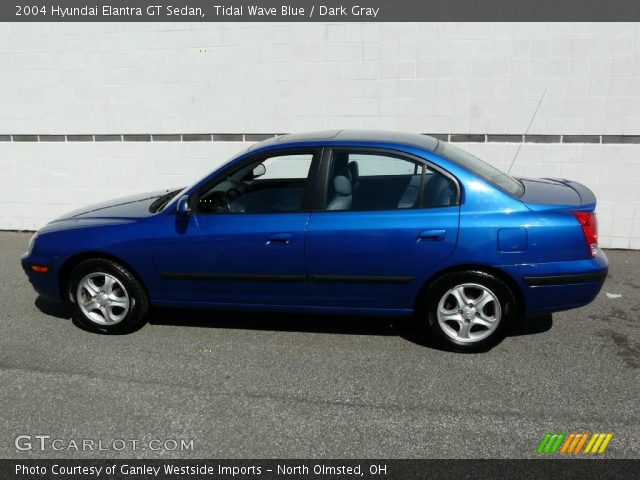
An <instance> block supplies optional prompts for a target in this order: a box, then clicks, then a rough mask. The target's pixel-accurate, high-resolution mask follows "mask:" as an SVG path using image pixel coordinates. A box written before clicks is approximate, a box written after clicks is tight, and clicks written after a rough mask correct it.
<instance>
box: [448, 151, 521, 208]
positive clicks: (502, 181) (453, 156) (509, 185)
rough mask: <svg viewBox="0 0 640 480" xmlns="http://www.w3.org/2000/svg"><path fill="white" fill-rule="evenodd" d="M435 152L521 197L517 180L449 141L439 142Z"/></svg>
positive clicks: (519, 184)
mask: <svg viewBox="0 0 640 480" xmlns="http://www.w3.org/2000/svg"><path fill="white" fill-rule="evenodd" d="M436 152H437V153H439V154H441V155H443V156H445V157H447V158H448V159H449V160H451V161H453V162H455V163H457V164H458V165H460V166H461V167H463V168H466V169H467V170H469V171H471V172H472V173H474V174H476V175H477V176H479V177H481V178H483V179H485V180H486V181H488V182H489V183H491V184H493V185H495V186H496V187H498V188H501V189H502V190H504V191H506V192H507V193H510V194H511V195H514V196H516V197H521V196H522V194H523V193H524V187H523V186H522V184H521V183H520V182H519V181H518V180H516V179H515V178H513V177H511V176H509V175H507V174H506V173H504V172H502V171H500V170H498V169H497V168H495V167H492V166H491V165H489V164H488V163H486V162H483V161H482V160H480V159H479V158H477V157H474V156H473V155H471V154H470V153H469V152H465V151H464V150H462V149H461V148H458V147H454V146H453V145H451V144H450V143H446V142H440V143H439V144H438V148H437V149H436Z"/></svg>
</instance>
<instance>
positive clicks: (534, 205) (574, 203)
mask: <svg viewBox="0 0 640 480" xmlns="http://www.w3.org/2000/svg"><path fill="white" fill-rule="evenodd" d="M518 180H520V182H522V185H523V186H524V194H523V195H522V197H521V198H520V200H521V201H522V202H524V203H525V204H527V206H528V207H529V208H530V209H532V210H548V209H550V208H566V207H571V208H576V209H579V210H593V209H594V208H595V207H596V197H595V195H594V194H593V192H592V191H591V190H589V188H587V187H586V186H584V185H582V184H581V183H578V182H574V181H572V180H566V179H564V178H519V179H518Z"/></svg>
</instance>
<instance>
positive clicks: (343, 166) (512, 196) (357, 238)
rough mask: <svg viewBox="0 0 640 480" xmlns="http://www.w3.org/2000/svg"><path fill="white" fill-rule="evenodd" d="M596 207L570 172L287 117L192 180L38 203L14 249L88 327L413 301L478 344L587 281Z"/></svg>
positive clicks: (431, 320) (559, 303)
mask: <svg viewBox="0 0 640 480" xmlns="http://www.w3.org/2000/svg"><path fill="white" fill-rule="evenodd" d="M595 206H596V199H595V197H594V195H593V193H592V192H591V191H590V190H589V189H588V188H587V187H585V186H584V185H581V184H579V183H576V182H573V181H570V180H564V179H525V178H518V179H516V178H513V177H511V176H509V175H507V174H505V173H502V172H500V171H499V170H496V169H495V168H493V167H491V166H490V165H488V164H486V163H484V162H482V161H481V160H479V159H477V158H475V157H474V156H472V155H470V154H469V153H466V152H465V151H463V150H461V149H459V148H457V147H455V146H453V145H451V144H449V143H446V142H443V141H439V140H437V139H435V138H432V137H429V136H425V135H419V134H404V133H390V132H367V131H329V132H320V133H312V134H292V135H284V136H281V137H277V138H273V139H270V140H267V141H264V142H262V143H258V144H256V145H254V146H252V147H250V148H249V149H248V150H246V151H244V152H242V153H241V154H240V155H238V156H237V157H235V158H233V159H232V160H231V161H229V162H228V163H226V164H225V165H223V166H221V167H220V168H218V169H217V170H215V171H214V172H213V173H211V174H210V175H208V176H207V177H205V178H204V179H203V180H201V181H199V182H197V183H196V184H195V185H193V186H191V187H188V188H184V189H181V190H175V191H164V192H159V193H152V194H147V195H138V196H134V197H128V198H124V199H120V200H116V201H113V202H107V203H103V204H100V205H94V206H91V207H87V208H85V209H81V210H78V211H75V212H72V213H69V214H68V215H65V216H63V217H61V218H59V219H57V220H54V221H52V222H51V223H49V224H48V225H46V226H45V227H43V228H42V229H41V230H40V231H39V232H38V233H37V234H36V235H35V236H34V237H33V239H32V240H31V243H30V246H29V251H28V252H27V253H26V254H25V255H24V256H23V258H22V265H23V267H24V270H25V271H26V273H27V275H28V276H29V280H30V281H31V283H32V284H33V286H34V288H35V289H36V291H37V292H38V293H39V294H40V295H43V296H46V297H50V298H54V299H58V300H64V301H67V302H70V303H71V304H72V305H73V308H74V312H75V318H76V320H77V321H78V322H79V323H80V324H81V325H82V326H84V327H86V328H89V329H92V330H96V331H102V332H105V333H116V332H117V333H122V332H127V331H132V330H134V329H136V328H138V327H139V326H140V325H141V324H142V323H143V322H144V320H145V317H146V314H147V311H148V310H149V307H150V305H159V306H160V305H164V306H173V307H218V308H243V309H254V310H256V311H260V310H262V311H265V310H287V311H299V312H316V313H317V312H327V313H331V312H336V313H341V314H349V313H354V314H355V313H357V314H382V315H410V314H415V318H416V320H417V322H418V323H419V324H420V325H422V326H423V327H424V328H425V330H426V331H427V332H428V334H429V335H430V336H431V337H432V338H433V339H436V340H437V341H439V342H440V343H441V344H443V345H444V346H445V347H448V348H452V349H456V350H467V351H477V350H482V349H486V348H488V347H490V346H492V345H494V344H495V343H496V342H497V341H499V340H500V339H501V338H502V337H503V336H504V334H505V332H506V329H507V328H508V326H509V324H512V323H514V322H516V321H517V320H518V319H520V318H522V317H524V316H530V315H537V314H543V313H550V312H556V311H559V310H566V309H570V308H575V307H580V306H582V305H586V304H588V303H589V302H591V301H592V300H593V299H594V298H595V297H596V295H597V294H598V292H599V291H600V289H601V287H602V285H603V283H604V280H605V277H606V275H607V269H608V262H607V258H606V256H605V255H604V253H603V252H602V251H601V250H600V249H599V248H598V245H597V221H596V217H595V214H594V209H595ZM301 321H304V320H303V319H301Z"/></svg>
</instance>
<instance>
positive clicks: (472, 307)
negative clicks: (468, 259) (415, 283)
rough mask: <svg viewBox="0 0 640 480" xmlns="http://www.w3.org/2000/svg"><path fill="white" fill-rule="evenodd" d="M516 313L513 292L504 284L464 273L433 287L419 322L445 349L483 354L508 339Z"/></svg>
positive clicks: (442, 279) (476, 273)
mask: <svg viewBox="0 0 640 480" xmlns="http://www.w3.org/2000/svg"><path fill="white" fill-rule="evenodd" d="M515 312H516V301H515V297H514V295H513V292H511V289H510V288H509V287H508V286H507V285H506V284H505V283H504V282H503V281H502V280H500V279H499V278H497V277H495V276H493V275H490V274H488V273H485V272H481V271H463V272H451V273H448V274H445V275H443V276H442V277H440V278H439V279H437V280H436V281H435V282H434V283H433V284H432V285H431V287H430V288H429V290H428V292H427V294H426V297H425V298H424V299H423V303H422V308H421V309H420V311H419V315H420V319H419V320H420V322H424V323H426V325H427V330H428V333H429V334H430V336H431V337H432V338H433V339H434V340H435V341H437V342H438V343H439V344H440V345H442V346H443V347H445V348H447V349H450V350H456V351H467V352H479V351H485V350H487V349H489V348H491V347H493V346H494V345H496V344H497V343H498V342H500V340H502V339H503V338H504V335H505V333H506V331H507V328H508V326H509V324H510V323H511V322H512V320H513V316H514V314H515ZM424 323H423V324H424Z"/></svg>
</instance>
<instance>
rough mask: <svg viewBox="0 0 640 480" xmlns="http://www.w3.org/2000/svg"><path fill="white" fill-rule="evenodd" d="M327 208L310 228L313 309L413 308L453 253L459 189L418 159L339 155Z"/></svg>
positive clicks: (338, 152) (362, 152) (383, 154)
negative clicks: (424, 284)
mask: <svg viewBox="0 0 640 480" xmlns="http://www.w3.org/2000/svg"><path fill="white" fill-rule="evenodd" d="M329 158H330V162H331V164H330V166H329V167H328V168H327V176H328V180H329V181H328V182H327V184H328V191H327V194H326V195H325V197H326V199H325V202H324V204H325V208H324V210H323V211H320V212H313V213H312V214H311V217H310V219H309V226H308V228H307V270H308V274H309V279H310V288H311V294H312V298H313V300H314V303H315V304H317V305H319V306H325V307H342V308H360V309H362V308H375V309H385V308H387V309H408V308H413V300H414V298H413V296H414V294H415V292H417V290H418V288H419V286H420V282H422V281H424V278H425V276H426V274H427V272H429V271H430V270H432V269H433V268H435V267H436V266H437V265H438V264H440V263H441V262H443V261H444V260H445V259H446V258H447V257H448V256H449V255H450V254H451V253H452V252H453V249H454V248H455V245H456V241H457V236H458V223H459V206H458V199H459V190H458V188H457V184H456V182H455V180H454V179H453V178H451V177H450V176H448V175H447V174H445V172H440V171H438V170H437V169H435V168H434V167H430V166H429V165H428V164H426V163H424V162H421V161H420V159H417V158H414V157H409V156H405V155H403V154H400V153H394V152H388V151H386V150H385V151H382V150H380V151H372V150H358V149H351V148H349V149H334V150H333V151H332V152H331V155H330V157H329Z"/></svg>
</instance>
